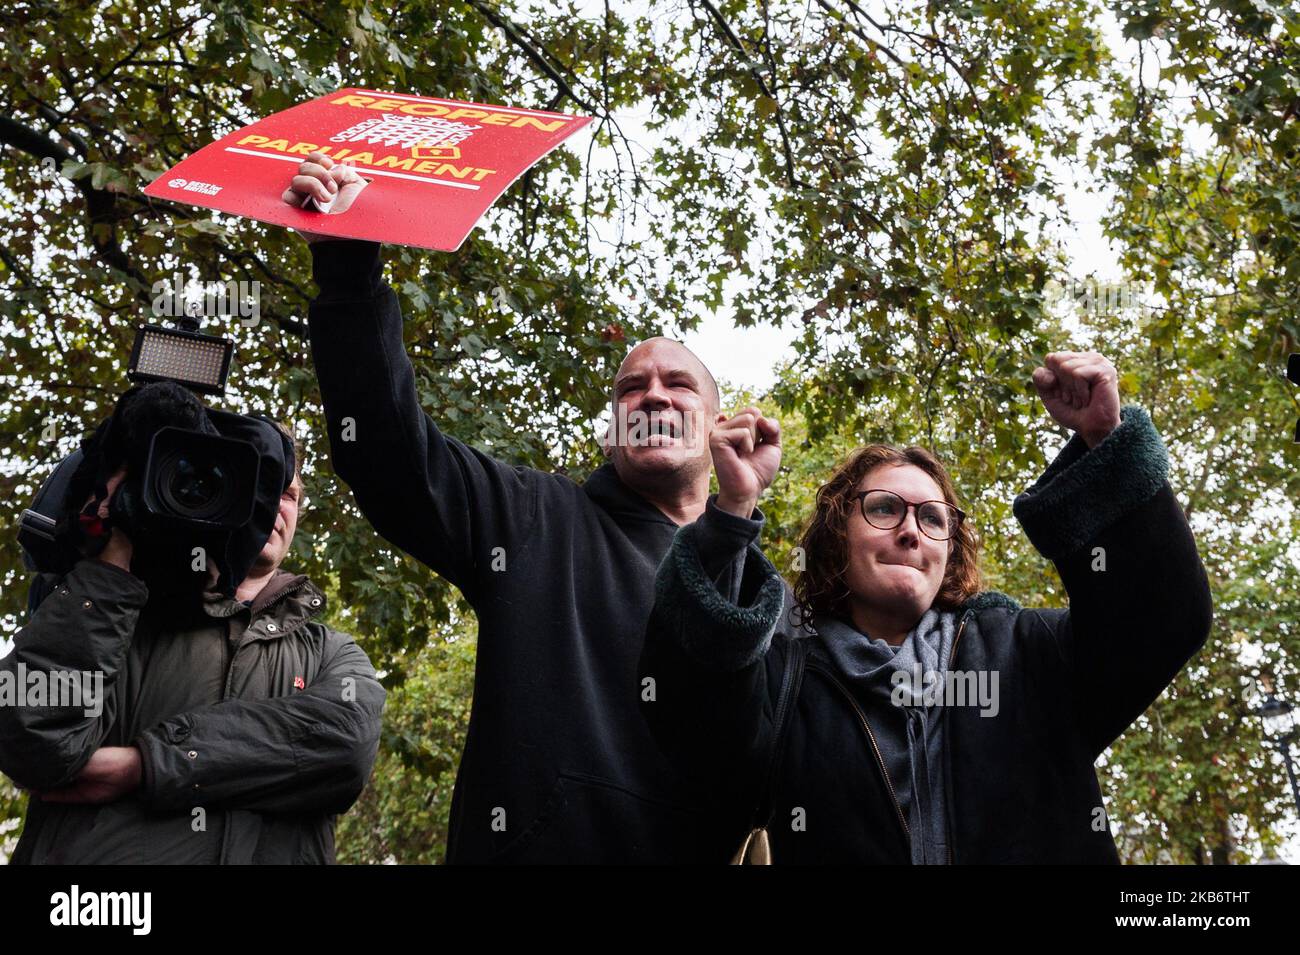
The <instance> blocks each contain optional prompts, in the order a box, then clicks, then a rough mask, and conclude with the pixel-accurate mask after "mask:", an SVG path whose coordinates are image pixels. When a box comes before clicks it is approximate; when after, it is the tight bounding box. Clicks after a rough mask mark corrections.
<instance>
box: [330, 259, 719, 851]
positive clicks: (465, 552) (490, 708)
mask: <svg viewBox="0 0 1300 955" xmlns="http://www.w3.org/2000/svg"><path fill="white" fill-rule="evenodd" d="M312 253H313V258H314V274H315V278H316V281H317V284H318V285H319V286H320V295H319V296H318V297H317V299H316V300H315V302H313V304H312V306H311V312H310V327H311V346H312V355H313V358H314V361H315V365H316V373H317V375H318V376H319V379H320V387H321V395H322V398H323V400H324V405H325V414H326V419H327V423H328V429H329V438H330V448H331V454H332V457H333V463H334V469H335V471H336V472H337V474H338V475H339V477H340V478H341V479H342V480H343V481H344V482H346V483H347V484H348V486H349V487H350V488H351V489H352V492H353V494H354V495H355V497H356V501H357V504H358V505H359V506H360V508H361V511H362V513H363V514H365V516H366V518H367V519H368V520H369V521H370V522H371V523H372V524H373V525H374V527H375V530H377V531H378V532H379V533H380V534H381V535H382V536H383V537H384V538H385V539H387V540H388V541H391V542H392V543H393V544H394V545H396V546H397V547H400V548H401V549H402V550H404V551H406V552H407V553H408V554H410V555H412V556H413V557H415V558H417V559H418V560H420V561H422V562H423V563H425V564H427V565H428V566H429V567H431V568H432V569H433V570H434V571H436V572H437V573H438V574H440V575H441V576H443V577H444V578H446V579H447V580H448V581H450V582H451V583H452V584H454V585H455V586H456V587H458V588H459V589H460V590H461V592H462V593H463V594H464V595H465V598H466V599H467V600H468V601H469V603H470V604H471V605H472V606H473V608H474V610H475V612H476V613H477V614H478V622H479V630H478V634H479V635H478V657H477V663H476V666H475V678H474V702H473V708H472V710H471V713H470V721H469V731H468V737H467V739H466V742H465V752H464V756H463V758H462V760H461V764H460V770H459V773H458V775H457V778H456V788H455V791H454V793H453V797H452V807H451V822H450V835H449V838H448V845H447V861H448V862H452V863H463V862H470V863H477V862H591V863H596V862H672V861H722V860H725V858H726V856H727V854H728V852H729V848H730V847H728V846H726V845H725V840H723V839H720V838H719V834H718V831H717V829H716V827H714V826H713V825H712V824H711V823H710V821H709V820H708V819H707V818H706V817H705V815H704V813H703V812H702V811H701V809H700V804H701V803H702V801H703V799H702V797H700V796H699V795H697V794H694V793H692V792H690V791H689V790H688V789H687V787H686V786H685V785H684V783H683V781H682V780H681V779H680V778H679V777H678V776H677V775H676V774H675V773H674V772H673V770H672V767H671V766H670V765H669V763H668V762H667V760H666V759H665V758H664V757H663V756H662V755H661V754H660V752H659V750H658V748H657V747H656V745H655V743H654V740H653V739H652V737H651V735H650V732H649V730H648V728H647V727H646V725H645V722H644V720H642V719H641V715H640V712H639V711H638V709H637V699H638V697H639V694H640V686H639V685H638V682H637V660H638V657H639V655H640V650H641V635H642V632H643V631H644V629H645V621H646V618H647V617H648V616H649V613H650V605H651V602H652V600H653V591H654V575H655V570H656V568H657V567H658V566H659V562H660V560H661V559H662V558H663V556H664V554H665V553H667V551H668V547H669V545H670V544H671V543H672V539H673V534H674V533H675V531H676V530H677V527H676V525H675V524H674V523H673V522H672V521H671V520H669V519H668V518H667V517H666V516H665V515H664V514H663V513H662V512H661V511H660V510H659V509H658V508H656V507H655V506H654V505H652V504H650V503H649V502H647V501H646V500H645V499H643V498H641V497H640V496H639V495H637V494H635V493H634V492H632V491H631V490H630V489H629V488H628V487H626V486H625V485H624V484H623V483H622V482H621V481H620V480H619V478H618V476H617V474H616V473H615V471H614V469H613V467H612V466H610V465H605V466H603V467H601V468H599V469H598V470H597V471H596V472H595V473H594V474H593V475H592V476H591V477H590V478H589V479H588V480H587V482H586V483H585V484H583V485H578V484H576V483H574V482H573V481H572V480H570V479H569V478H567V477H563V476H560V475H556V474H549V473H545V472H542V471H537V470H534V469H531V468H526V467H513V466H511V465H509V464H506V463H503V462H501V461H498V460H496V459H494V458H492V457H490V456H488V455H486V454H483V453H482V452H480V451H477V450H475V449H474V448H471V447H469V446H467V445H465V444H462V443H461V442H459V441H457V440H455V439H453V438H451V437H448V436H447V435H445V434H443V433H442V432H441V431H440V430H439V429H438V427H437V426H436V425H435V424H434V422H433V421H432V419H430V418H429V417H428V416H427V415H426V414H425V413H424V412H423V411H422V410H421V408H420V403H419V397H418V394H417V391H416V386H415V378H414V373H413V370H412V367H411V363H410V361H409V360H408V358H407V356H406V352H405V348H404V346H403V339H402V335H403V326H402V315H401V312H400V310H399V306H398V302H397V296H396V295H395V294H394V293H393V291H392V289H390V288H389V287H388V286H387V285H386V284H385V283H384V282H383V279H382V277H381V266H380V261H379V247H378V246H377V245H375V244H373V243H368V242H358V241H333V242H323V243H318V244H316V245H314V246H313V247H312ZM347 419H351V420H350V421H349V420H347ZM344 429H348V430H346V431H345V430H344Z"/></svg>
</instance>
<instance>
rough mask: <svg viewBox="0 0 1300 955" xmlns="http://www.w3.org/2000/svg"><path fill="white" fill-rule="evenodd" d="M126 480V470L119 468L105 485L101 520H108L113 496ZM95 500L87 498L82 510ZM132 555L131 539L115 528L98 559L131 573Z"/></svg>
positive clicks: (100, 509) (100, 512)
mask: <svg viewBox="0 0 1300 955" xmlns="http://www.w3.org/2000/svg"><path fill="white" fill-rule="evenodd" d="M125 478H126V468H125V467H122V468H118V469H117V473H116V474H114V475H113V476H112V477H111V478H109V479H108V484H107V485H105V486H106V488H107V490H108V495H107V496H106V497H105V498H104V499H103V500H102V501H100V502H99V511H98V512H97V513H98V515H99V519H100V520H107V519H108V511H109V507H110V505H111V504H112V502H113V495H114V494H116V493H117V489H118V487H119V486H121V484H122V481H123V479H125ZM94 499H95V496H94V495H93V494H92V495H91V496H90V497H88V498H86V500H85V502H84V503H83V504H82V505H81V507H82V509H83V510H84V509H85V507H86V505H87V504H89V503H90V502H91V501H93V500H94ZM132 553H133V551H132V548H131V538H129V537H127V536H126V532H125V531H123V530H122V529H121V528H120V527H114V528H113V529H112V531H111V534H110V536H109V538H108V543H107V544H105V545H104V549H103V550H102V551H100V553H99V557H98V559H99V560H102V561H104V563H106V564H112V565H113V566H114V567H120V568H122V569H123V570H125V571H127V572H130V570H131V555H132Z"/></svg>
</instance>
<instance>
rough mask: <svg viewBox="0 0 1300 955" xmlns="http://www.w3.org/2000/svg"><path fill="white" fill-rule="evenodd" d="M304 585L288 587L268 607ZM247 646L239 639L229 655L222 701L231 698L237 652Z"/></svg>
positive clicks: (250, 620)
mask: <svg viewBox="0 0 1300 955" xmlns="http://www.w3.org/2000/svg"><path fill="white" fill-rule="evenodd" d="M306 585H307V581H306V580H300V581H299V582H298V583H296V584H294V585H293V586H292V587H289V588H287V589H285V590H284V592H283V593H280V594H279V595H277V596H276V598H275V600H274V601H273V602H272V603H271V605H270V606H274V605H275V604H277V603H279V602H280V601H281V600H283V599H284V598H285V597H287V596H289V595H290V594H296V593H297V592H298V591H300V590H302V588H303V587H305V586H306ZM263 609H270V607H269V606H268V607H266V608H263ZM229 620H230V618H227V624H228V623H229ZM248 622H249V625H250V626H251V625H252V622H253V621H252V618H251V616H250V619H249V621H248ZM248 644H249V641H247V640H244V639H243V638H242V637H241V638H240V640H239V645H238V646H236V647H235V650H234V652H233V653H232V654H231V656H230V665H229V666H228V667H227V668H226V687H225V690H224V691H223V692H222V699H223V700H228V699H230V698H231V697H230V688H231V686H233V685H234V681H235V660H236V659H238V657H239V651H240V650H242V649H244V647H246V646H248Z"/></svg>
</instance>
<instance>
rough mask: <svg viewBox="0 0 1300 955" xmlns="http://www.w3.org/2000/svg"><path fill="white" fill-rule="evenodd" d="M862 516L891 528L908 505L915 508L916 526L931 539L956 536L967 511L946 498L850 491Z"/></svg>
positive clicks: (880, 491) (903, 515) (943, 539)
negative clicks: (908, 498) (914, 498)
mask: <svg viewBox="0 0 1300 955" xmlns="http://www.w3.org/2000/svg"><path fill="white" fill-rule="evenodd" d="M853 496H854V498H855V499H856V500H857V502H858V504H859V505H860V506H861V507H862V516H863V518H864V519H865V520H866V522H867V523H868V524H870V525H871V526H872V527H878V528H880V529H881V530H882V531H888V530H893V529H894V528H895V527H898V526H899V525H900V524H902V523H903V521H905V520H907V511H908V508H912V507H914V508H916V526H917V527H919V528H921V533H923V534H924V535H925V536H926V537H928V538H930V539H931V540H936V541H946V540H949V539H951V538H952V537H954V536H956V534H957V528H958V527H960V526H961V522H962V521H963V520H964V519H965V518H966V512H965V511H963V510H961V509H960V508H957V507H953V506H952V505H951V504H949V503H948V502H947V501H917V502H913V501H905V500H903V499H902V498H901V497H899V496H898V495H897V494H895V493H894V492H893V491H885V490H881V489H876V490H871V491H859V492H858V493H857V494H855V495H853Z"/></svg>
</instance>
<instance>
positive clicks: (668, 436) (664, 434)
mask: <svg viewBox="0 0 1300 955" xmlns="http://www.w3.org/2000/svg"><path fill="white" fill-rule="evenodd" d="M681 438H682V422H681V420H680V419H679V418H677V417H676V416H675V415H660V414H657V413H652V414H651V415H650V423H649V426H648V427H647V429H646V445H647V446H649V447H657V446H662V445H665V444H675V443H677V442H678V441H680V440H681Z"/></svg>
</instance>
